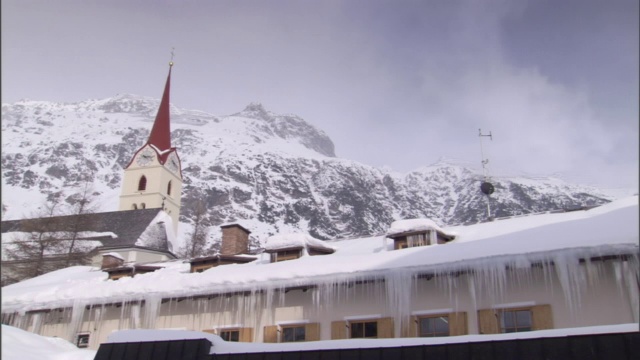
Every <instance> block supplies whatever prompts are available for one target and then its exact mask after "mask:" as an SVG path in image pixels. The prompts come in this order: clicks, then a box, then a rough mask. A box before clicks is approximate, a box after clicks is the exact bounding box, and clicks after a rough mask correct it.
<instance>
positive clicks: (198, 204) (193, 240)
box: [177, 194, 210, 259]
mask: <svg viewBox="0 0 640 360" xmlns="http://www.w3.org/2000/svg"><path fill="white" fill-rule="evenodd" d="M191 204H192V205H191V209H190V210H191V213H192V214H193V216H192V218H191V219H192V224H193V230H192V231H191V232H189V233H188V235H187V239H186V241H185V243H184V245H183V246H182V247H180V249H179V250H178V252H177V255H178V257H180V258H183V259H189V258H193V257H197V256H205V255H209V254H210V251H209V249H208V248H207V246H206V245H207V240H208V238H209V224H208V219H207V204H206V202H205V200H204V197H203V195H202V194H198V198H197V199H196V200H195V201H193V202H191Z"/></svg>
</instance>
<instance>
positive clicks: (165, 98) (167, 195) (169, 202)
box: [119, 61, 182, 235]
mask: <svg viewBox="0 0 640 360" xmlns="http://www.w3.org/2000/svg"><path fill="white" fill-rule="evenodd" d="M172 67H173V61H171V62H169V75H168V76H167V83H166V84H165V87H164V93H163V94H162V101H161V102H160V108H159V109H158V114H157V115H156V120H155V122H154V123H153V128H152V129H151V134H150V135H149V140H148V141H147V142H146V144H144V145H143V146H142V147H141V148H140V149H138V151H136V153H135V154H134V155H133V158H132V159H131V161H130V162H129V164H128V165H127V166H126V167H125V169H124V179H123V181H122V193H121V195H120V208H119V210H136V209H157V208H161V209H163V210H164V211H165V212H166V213H167V214H168V215H169V216H170V217H171V219H172V221H173V230H174V235H175V234H177V230H178V216H179V215H180V196H181V193H182V167H181V164H180V158H179V157H178V152H177V151H176V148H174V147H171V125H170V120H169V90H170V84H171V69H172Z"/></svg>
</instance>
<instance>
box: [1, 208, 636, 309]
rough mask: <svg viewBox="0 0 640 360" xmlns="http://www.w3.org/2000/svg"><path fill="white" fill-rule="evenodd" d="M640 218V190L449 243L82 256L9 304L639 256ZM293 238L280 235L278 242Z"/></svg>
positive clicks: (43, 305)
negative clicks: (110, 269)
mask: <svg viewBox="0 0 640 360" xmlns="http://www.w3.org/2000/svg"><path fill="white" fill-rule="evenodd" d="M638 219H639V214H638V197H637V196H634V197H630V198H626V199H621V200H617V201H614V202H611V203H609V204H606V205H603V206H600V207H598V208H594V209H591V210H587V211H575V212H569V213H556V214H540V215H535V216H528V217H520V218H513V219H507V220H500V221H494V222H487V223H481V224H476V225H471V226H458V227H453V228H450V229H447V231H448V232H455V233H456V234H457V236H456V239H455V240H453V241H451V242H449V243H447V244H446V245H442V246H423V247H413V248H408V249H402V250H393V244H391V241H390V240H389V241H388V242H389V243H387V240H388V239H387V238H386V237H385V236H376V237H369V238H359V239H350V240H333V241H328V242H327V245H330V246H332V247H334V248H335V249H336V252H335V253H333V254H330V255H325V256H306V257H301V258H299V259H296V260H290V261H284V262H276V263H270V261H269V254H266V253H265V254H261V255H259V258H258V260H256V261H253V262H250V263H247V264H232V265H225V266H218V267H214V268H211V269H208V270H206V271H204V272H202V273H190V264H189V263H184V262H171V263H167V266H166V267H165V268H163V269H160V270H157V271H155V272H152V273H148V274H142V275H137V276H135V277H133V278H123V279H120V280H118V281H109V280H107V274H106V273H104V272H102V271H99V269H97V268H92V267H86V266H77V267H71V268H66V269H62V270H58V271H54V272H51V273H47V274H44V275H42V276H39V277H36V278H33V279H29V280H25V281H22V282H20V283H17V284H12V285H9V286H5V287H3V288H2V311H3V312H7V311H27V310H36V309H48V308H53V307H70V306H72V305H73V304H74V303H77V302H84V303H87V304H89V303H91V304H101V303H109V302H118V301H131V300H144V299H146V298H151V297H156V298H157V297H162V298H174V297H181V296H197V295H206V294H212V293H229V292H236V291H257V290H260V289H281V288H283V287H295V286H305V285H313V284H329V283H332V282H333V283H335V282H338V281H347V280H348V279H354V278H356V279H358V278H359V279H362V278H384V277H388V276H394V274H396V275H397V274H423V273H436V274H440V273H447V272H450V271H453V270H459V269H475V270H477V271H483V269H484V270H486V271H490V270H491V269H494V268H495V269H497V267H502V268H504V267H505V266H519V265H522V264H531V263H534V262H540V261H543V262H548V261H553V262H556V263H559V264H564V265H565V267H568V266H571V264H574V263H575V264H577V263H578V262H577V261H573V262H571V261H567V260H569V259H574V260H575V259H579V258H590V257H603V256H616V255H625V256H633V257H636V258H637V256H638V240H639V238H638V223H639V220H638ZM287 238H288V237H284V238H281V242H280V243H279V244H282V243H284V242H285V239H287ZM293 238H294V239H295V237H293ZM287 241H290V240H287ZM275 242H276V243H278V238H275ZM567 271H569V270H567ZM87 288H91V289H92V291H91V292H87V291H86V289H87Z"/></svg>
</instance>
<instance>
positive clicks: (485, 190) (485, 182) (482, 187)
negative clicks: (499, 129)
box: [478, 129, 495, 219]
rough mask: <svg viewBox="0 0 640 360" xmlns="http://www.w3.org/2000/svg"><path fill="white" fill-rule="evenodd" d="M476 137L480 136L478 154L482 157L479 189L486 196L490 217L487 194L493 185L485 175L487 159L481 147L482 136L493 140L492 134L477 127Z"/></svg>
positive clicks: (488, 215)
mask: <svg viewBox="0 0 640 360" xmlns="http://www.w3.org/2000/svg"><path fill="white" fill-rule="evenodd" d="M478 137H480V156H481V157H482V175H483V177H484V179H483V181H482V184H480V191H482V193H483V194H485V195H486V196H487V217H488V218H489V219H491V207H490V206H489V195H491V194H493V192H494V191H495V187H494V186H493V184H491V183H490V182H489V176H488V175H487V164H488V163H489V159H485V158H484V150H483V148H482V138H483V137H488V138H489V140H491V141H493V136H492V135H491V131H489V134H482V129H478Z"/></svg>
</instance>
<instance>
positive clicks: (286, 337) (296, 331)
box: [281, 326, 306, 342]
mask: <svg viewBox="0 0 640 360" xmlns="http://www.w3.org/2000/svg"><path fill="white" fill-rule="evenodd" d="M305 334H306V332H305V327H304V326H283V327H282V338H281V342H295V341H305V340H306V336H305Z"/></svg>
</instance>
